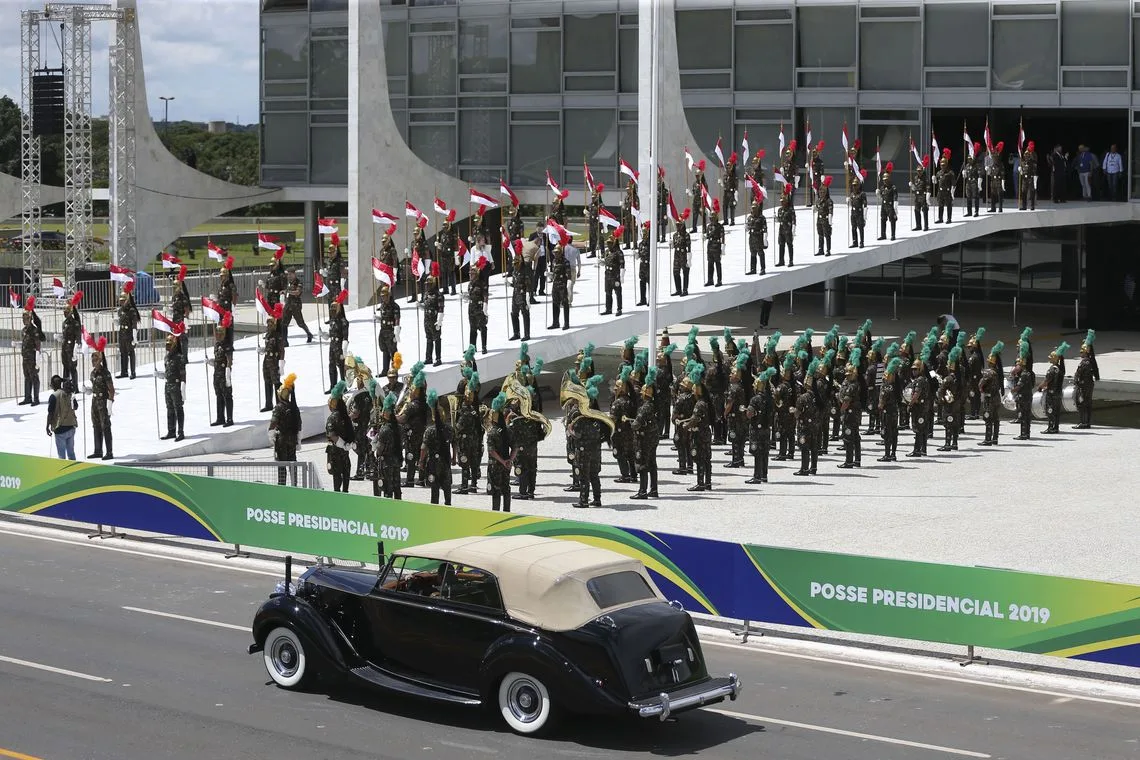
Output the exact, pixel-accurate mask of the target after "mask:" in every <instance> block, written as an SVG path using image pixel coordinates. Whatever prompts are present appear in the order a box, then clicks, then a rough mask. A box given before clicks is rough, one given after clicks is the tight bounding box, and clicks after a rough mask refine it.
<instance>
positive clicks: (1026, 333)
mask: <svg viewBox="0 0 1140 760" xmlns="http://www.w3.org/2000/svg"><path fill="white" fill-rule="evenodd" d="M1032 337H1033V328H1032V327H1026V328H1025V329H1024V330H1022V331H1021V337H1020V338H1019V339H1018V340H1022V341H1026V340H1029V339H1030V338H1032Z"/></svg>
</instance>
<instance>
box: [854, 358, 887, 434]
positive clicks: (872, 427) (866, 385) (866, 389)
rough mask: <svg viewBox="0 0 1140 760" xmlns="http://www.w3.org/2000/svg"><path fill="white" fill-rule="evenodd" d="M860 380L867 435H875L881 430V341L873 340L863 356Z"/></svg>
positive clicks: (883, 363) (882, 365)
mask: <svg viewBox="0 0 1140 760" xmlns="http://www.w3.org/2000/svg"><path fill="white" fill-rule="evenodd" d="M864 356H865V357H866V358H865V360H864V362H863V364H864V366H863V373H862V375H861V378H860V379H861V380H862V382H863V398H864V399H865V403H864V404H863V406H864V408H865V409H866V410H867V430H866V434H867V435H875V434H876V433H879V432H880V431H881V430H882V418H881V417H879V390H880V389H881V388H882V382H883V377H882V372H883V367H884V366H885V362H884V361H883V339H882V338H878V339H877V340H875V341H874V342H873V343H872V344H871V347H870V348H869V349H868V350H867V352H866V353H865V354H864Z"/></svg>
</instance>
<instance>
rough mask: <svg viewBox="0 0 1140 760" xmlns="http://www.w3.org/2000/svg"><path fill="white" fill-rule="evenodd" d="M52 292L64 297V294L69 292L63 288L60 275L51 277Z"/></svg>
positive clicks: (58, 296) (57, 296) (56, 295)
mask: <svg viewBox="0 0 1140 760" xmlns="http://www.w3.org/2000/svg"><path fill="white" fill-rule="evenodd" d="M51 292H52V293H53V294H54V295H55V297H56V298H63V294H64V293H66V292H67V291H66V290H64V288H63V280H61V279H59V278H58V277H53V278H51Z"/></svg>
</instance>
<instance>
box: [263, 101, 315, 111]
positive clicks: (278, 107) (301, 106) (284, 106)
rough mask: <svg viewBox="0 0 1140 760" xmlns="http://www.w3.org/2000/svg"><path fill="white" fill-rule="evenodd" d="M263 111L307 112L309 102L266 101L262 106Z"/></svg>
mask: <svg viewBox="0 0 1140 760" xmlns="http://www.w3.org/2000/svg"><path fill="white" fill-rule="evenodd" d="M261 110H263V111H307V110H309V101H307V100H267V101H265V102H264V103H263V104H262V106H261Z"/></svg>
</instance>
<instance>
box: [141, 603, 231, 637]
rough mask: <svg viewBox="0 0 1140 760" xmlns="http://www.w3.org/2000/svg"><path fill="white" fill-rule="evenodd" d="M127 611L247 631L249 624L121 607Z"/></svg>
mask: <svg viewBox="0 0 1140 760" xmlns="http://www.w3.org/2000/svg"><path fill="white" fill-rule="evenodd" d="M123 609H124V610H126V611H127V612H141V613H143V614H144V615H154V616H155V617H164V618H170V619H172V620H185V621H186V622H187V623H199V624H200V625H212V626H214V627H215V628H229V629H230V630H233V631H245V632H247V633H248V632H249V630H250V626H248V625H235V624H233V623H222V622H220V621H218V620H206V619H205V618H196V617H189V616H187V615H175V614H174V613H173V612H159V611H158V610H144V609H143V608H142V607H127V606H124V607H123Z"/></svg>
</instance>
